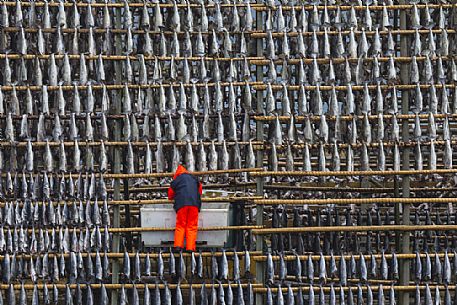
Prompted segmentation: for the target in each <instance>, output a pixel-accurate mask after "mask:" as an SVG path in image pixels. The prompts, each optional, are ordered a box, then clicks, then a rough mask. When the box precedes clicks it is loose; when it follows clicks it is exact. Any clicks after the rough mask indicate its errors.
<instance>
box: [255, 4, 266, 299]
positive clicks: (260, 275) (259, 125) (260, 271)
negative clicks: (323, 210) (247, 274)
mask: <svg viewBox="0 0 457 305" xmlns="http://www.w3.org/2000/svg"><path fill="white" fill-rule="evenodd" d="M256 2H257V3H261V0H257V1H256ZM255 14H256V15H255V16H256V30H257V31H259V32H261V31H263V29H264V26H263V22H264V21H263V12H261V11H256V13H255ZM256 49H257V50H256V54H257V56H263V39H262V38H259V39H257V41H256ZM262 79H263V67H262V66H256V81H258V82H259V81H262ZM256 103H257V113H262V112H263V92H262V91H257V92H256ZM263 127H264V126H263V122H262V121H256V133H257V135H256V138H257V141H263V140H264V135H263ZM263 157H264V153H263V150H258V151H257V167H259V168H263ZM256 184H257V186H256V190H257V195H260V196H263V188H264V178H263V177H257V178H256ZM256 209H257V216H256V224H257V225H263V206H262V205H258V206H257V207H256ZM256 238H257V239H256V251H263V237H261V236H259V235H257V236H256ZM264 277H265V276H264V264H263V262H260V261H256V281H257V283H261V284H264V283H265V280H264ZM256 304H257V305H262V304H264V302H263V294H262V293H258V294H257V295H256Z"/></svg>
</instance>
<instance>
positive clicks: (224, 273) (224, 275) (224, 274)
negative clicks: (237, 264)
mask: <svg viewBox="0 0 457 305" xmlns="http://www.w3.org/2000/svg"><path fill="white" fill-rule="evenodd" d="M221 264H222V274H221V278H222V279H224V280H227V279H228V272H229V266H228V261H227V255H226V254H225V250H222V261H221Z"/></svg>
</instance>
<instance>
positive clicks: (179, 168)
mask: <svg viewBox="0 0 457 305" xmlns="http://www.w3.org/2000/svg"><path fill="white" fill-rule="evenodd" d="M184 173H189V172H188V171H187V169H186V168H185V167H184V166H182V165H181V164H179V165H178V168H177V169H176V171H175V175H174V176H173V179H176V178H177V177H178V176H179V175H181V174H184Z"/></svg>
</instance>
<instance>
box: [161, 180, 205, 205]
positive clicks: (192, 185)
mask: <svg viewBox="0 0 457 305" xmlns="http://www.w3.org/2000/svg"><path fill="white" fill-rule="evenodd" d="M201 192H202V187H201V183H200V182H199V181H198V179H197V178H196V177H194V176H193V175H191V174H189V173H187V172H184V173H182V174H180V175H179V176H177V177H176V178H175V179H174V180H173V181H172V182H171V184H170V189H169V191H168V198H169V199H170V200H172V199H174V200H175V202H174V205H173V208H174V209H175V211H178V210H179V209H180V208H182V207H184V206H194V207H197V208H198V211H200V208H201V205H202V201H201Z"/></svg>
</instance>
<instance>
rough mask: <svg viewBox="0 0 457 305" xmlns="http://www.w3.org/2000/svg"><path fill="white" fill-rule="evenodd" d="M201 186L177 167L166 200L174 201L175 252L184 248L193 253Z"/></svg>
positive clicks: (182, 167) (200, 203)
mask: <svg viewBox="0 0 457 305" xmlns="http://www.w3.org/2000/svg"><path fill="white" fill-rule="evenodd" d="M201 194H202V184H201V182H199V181H198V179H197V178H196V177H195V176H193V175H192V174H191V173H189V172H188V171H187V170H186V168H185V167H184V166H182V165H179V166H178V168H177V169H176V172H175V175H174V177H173V181H172V182H171V184H170V187H169V188H168V199H169V200H173V199H174V205H173V208H174V209H175V211H176V229H175V242H174V246H175V248H176V249H177V250H182V249H183V248H184V237H185V238H186V250H188V251H195V249H196V242H197V231H198V213H199V212H200V209H201V205H202V202H201Z"/></svg>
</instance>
